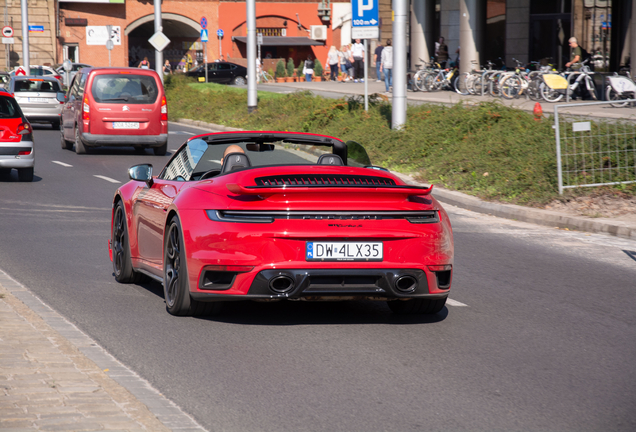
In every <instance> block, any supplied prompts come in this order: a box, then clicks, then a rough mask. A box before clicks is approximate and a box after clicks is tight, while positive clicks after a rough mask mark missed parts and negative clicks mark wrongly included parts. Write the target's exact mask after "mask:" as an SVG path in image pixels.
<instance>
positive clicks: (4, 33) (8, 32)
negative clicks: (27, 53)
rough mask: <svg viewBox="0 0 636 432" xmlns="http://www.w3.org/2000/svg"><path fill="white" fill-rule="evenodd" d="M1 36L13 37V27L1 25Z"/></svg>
mask: <svg viewBox="0 0 636 432" xmlns="http://www.w3.org/2000/svg"><path fill="white" fill-rule="evenodd" d="M2 36H3V37H6V38H10V37H13V28H11V27H10V26H4V27H2Z"/></svg>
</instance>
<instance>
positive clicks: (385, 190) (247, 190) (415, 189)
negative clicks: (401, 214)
mask: <svg viewBox="0 0 636 432" xmlns="http://www.w3.org/2000/svg"><path fill="white" fill-rule="evenodd" d="M226 187H227V189H228V190H229V191H230V192H232V193H234V194H237V195H276V194H283V193H284V194H296V193H307V192H318V193H354V194H355V193H360V192H374V193H380V194H403V195H408V196H416V195H420V196H421V195H429V194H430V193H431V191H432V190H433V185H431V186H430V187H428V188H426V187H419V186H384V187H377V186H376V187H374V186H366V185H365V186H351V185H347V186H322V185H315V186H289V185H285V186H281V187H270V186H242V185H239V184H236V183H228V184H227V185H226Z"/></svg>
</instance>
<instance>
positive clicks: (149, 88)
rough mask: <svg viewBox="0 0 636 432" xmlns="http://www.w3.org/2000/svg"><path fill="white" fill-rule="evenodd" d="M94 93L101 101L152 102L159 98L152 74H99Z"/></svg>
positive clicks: (96, 78) (93, 88) (94, 83)
mask: <svg viewBox="0 0 636 432" xmlns="http://www.w3.org/2000/svg"><path fill="white" fill-rule="evenodd" d="M92 93H93V98H95V101H96V102H99V103H122V102H125V103H128V104H151V103H154V102H155V101H156V100H157V96H158V95H159V89H158V88H157V82H156V81H155V78H154V77H152V76H146V75H133V74H130V75H120V74H113V75H97V76H96V77H95V79H94V80H93V86H92Z"/></svg>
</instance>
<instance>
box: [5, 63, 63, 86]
mask: <svg viewBox="0 0 636 432" xmlns="http://www.w3.org/2000/svg"><path fill="white" fill-rule="evenodd" d="M19 68H23V69H24V66H18V67H17V68H15V69H13V70H12V71H11V72H10V73H9V75H11V77H14V76H15V74H16V72H17V70H18V69H19ZM30 69H31V72H30V73H28V74H27V76H52V77H53V78H55V79H57V80H58V81H59V82H62V76H61V75H60V74H59V73H57V71H56V70H55V69H53V68H52V67H49V66H37V65H30Z"/></svg>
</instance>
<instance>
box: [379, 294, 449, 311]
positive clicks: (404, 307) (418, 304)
mask: <svg viewBox="0 0 636 432" xmlns="http://www.w3.org/2000/svg"><path fill="white" fill-rule="evenodd" d="M387 304H388V305H389V309H391V312H393V313H396V314H401V315H407V314H425V315H434V314H436V313H438V312H439V311H441V310H442V309H443V308H444V305H445V304H446V298H443V299H411V300H391V301H388V302H387Z"/></svg>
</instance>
